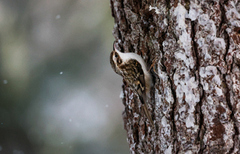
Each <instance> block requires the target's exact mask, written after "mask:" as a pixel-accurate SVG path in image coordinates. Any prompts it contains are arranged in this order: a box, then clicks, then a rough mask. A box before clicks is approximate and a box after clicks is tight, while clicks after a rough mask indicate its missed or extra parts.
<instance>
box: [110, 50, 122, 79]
mask: <svg viewBox="0 0 240 154" xmlns="http://www.w3.org/2000/svg"><path fill="white" fill-rule="evenodd" d="M122 54H123V53H121V52H120V51H118V50H117V49H116V48H115V49H114V50H113V51H112V52H111V54H110V64H111V66H112V68H113V70H114V71H115V72H116V73H117V74H120V75H121V70H120V69H119V66H120V65H121V64H122V63H123V60H122V58H121V55H122Z"/></svg>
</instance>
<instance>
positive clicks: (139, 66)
mask: <svg viewBox="0 0 240 154" xmlns="http://www.w3.org/2000/svg"><path fill="white" fill-rule="evenodd" d="M110 64H111V66H112V68H113V70H114V71H115V72H116V73H117V74H119V75H121V76H122V77H123V78H124V80H125V81H126V82H127V84H128V85H129V86H130V87H131V89H133V90H134V91H135V92H136V93H137V94H138V96H139V99H140V101H141V103H142V108H143V111H144V113H145V115H146V117H147V118H148V120H149V121H150V123H151V124H152V125H153V120H152V117H151V114H150V113H149V111H148V109H147V104H146V100H147V97H148V96H149V91H150V87H151V75H150V74H149V72H148V71H147V68H146V64H145V62H144V60H143V59H142V57H141V56H139V55H138V54H135V53H121V52H120V51H118V50H117V49H115V50H114V51H112V52H111V54H110Z"/></svg>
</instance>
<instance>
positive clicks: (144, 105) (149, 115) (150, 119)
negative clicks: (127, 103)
mask: <svg viewBox="0 0 240 154" xmlns="http://www.w3.org/2000/svg"><path fill="white" fill-rule="evenodd" d="M142 105H143V111H144V113H145V115H146V117H147V118H148V120H149V121H150V123H151V125H152V126H153V120H152V116H151V114H150V113H149V111H148V108H147V104H146V102H145V103H143V104H142Z"/></svg>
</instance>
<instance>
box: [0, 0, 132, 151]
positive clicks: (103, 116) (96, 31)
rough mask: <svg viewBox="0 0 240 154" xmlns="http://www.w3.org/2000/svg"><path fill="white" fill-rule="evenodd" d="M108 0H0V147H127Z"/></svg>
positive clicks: (115, 149)
mask: <svg viewBox="0 0 240 154" xmlns="http://www.w3.org/2000/svg"><path fill="white" fill-rule="evenodd" d="M109 3H110V2H109V0H1V1H0V153H1V154H2V153H3V154H5V153H6V154H10V153H11V154H34V153H36V154H55V153H57V154H88V153H89V154H95V153H96V154H99V153H104V154H108V153H109V154H113V153H114V154H125V153H129V149H128V144H127V141H126V132H125V130H124V129H123V120H122V111H123V108H124V107H123V104H122V101H121V99H120V98H119V95H120V92H121V84H122V79H121V77H120V76H118V75H116V74H115V73H114V72H113V70H112V69H111V66H110V64H109V55H110V52H111V50H112V43H113V41H114V38H113V36H112V29H113V24H114V19H113V18H112V16H111V11H110V6H109Z"/></svg>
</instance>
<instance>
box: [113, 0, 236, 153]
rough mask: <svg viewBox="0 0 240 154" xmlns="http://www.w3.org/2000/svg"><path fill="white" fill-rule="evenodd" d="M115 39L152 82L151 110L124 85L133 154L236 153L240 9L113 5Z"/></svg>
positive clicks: (141, 2)
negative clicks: (144, 108)
mask: <svg viewBox="0 0 240 154" xmlns="http://www.w3.org/2000/svg"><path fill="white" fill-rule="evenodd" d="M111 8H112V16H113V17H114V19H115V26H114V30H113V35H114V37H115V41H116V43H117V45H118V46H119V47H120V48H121V49H122V50H121V51H122V52H135V53H138V54H139V55H141V56H142V57H143V58H144V60H145V62H146V63H147V65H148V67H149V69H150V72H151V74H152V76H153V87H152V89H151V98H150V99H149V100H148V109H149V111H150V112H151V113H152V117H153V120H154V126H151V125H150V123H149V121H148V120H147V118H146V117H145V115H144V114H143V113H142V111H141V109H140V106H141V103H140V101H139V100H138V97H137V96H136V94H135V93H134V92H133V91H131V89H130V88H129V87H127V85H126V84H124V85H123V104H124V106H125V110H124V112H123V120H124V127H125V129H126V131H127V141H128V143H129V147H130V151H131V153H167V154H170V153H216V154H219V153H240V135H239V131H240V103H239V102H240V45H239V44H240V2H239V1H237V0H235V1H234V0H225V1H224V0H221V1H218V0H215V1H214V0H198V1H197V0H192V1H189V0H184V1H174V0H170V1H167V0H164V1H163V0H162V1H161V0H111Z"/></svg>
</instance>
